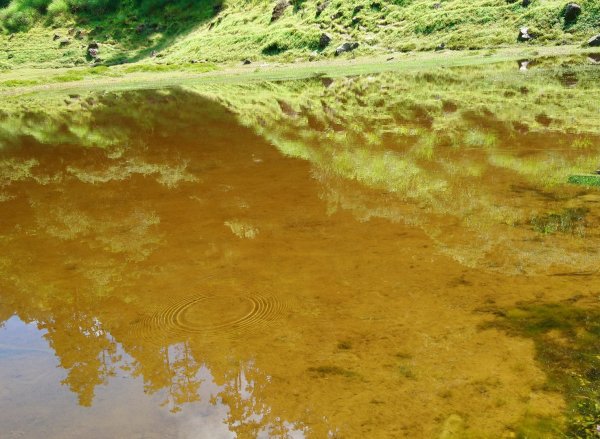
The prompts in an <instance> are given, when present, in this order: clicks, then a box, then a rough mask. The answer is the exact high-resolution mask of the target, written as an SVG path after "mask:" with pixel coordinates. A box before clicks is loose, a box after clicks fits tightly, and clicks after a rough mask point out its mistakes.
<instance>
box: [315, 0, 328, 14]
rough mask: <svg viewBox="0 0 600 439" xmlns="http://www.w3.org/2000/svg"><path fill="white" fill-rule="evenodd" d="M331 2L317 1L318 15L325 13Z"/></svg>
mask: <svg viewBox="0 0 600 439" xmlns="http://www.w3.org/2000/svg"><path fill="white" fill-rule="evenodd" d="M329 3H331V1H330V0H325V1H322V2H320V3H317V17H318V16H319V15H321V14H322V13H323V11H324V10H325V9H326V8H327V6H329Z"/></svg>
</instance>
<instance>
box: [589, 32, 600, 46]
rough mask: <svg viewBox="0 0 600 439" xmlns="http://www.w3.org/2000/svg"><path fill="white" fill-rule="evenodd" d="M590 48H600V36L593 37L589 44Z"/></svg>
mask: <svg viewBox="0 0 600 439" xmlns="http://www.w3.org/2000/svg"><path fill="white" fill-rule="evenodd" d="M587 44H588V46H592V47H598V46H600V34H598V35H595V36H593V37H592V38H590V39H589V40H588V42H587Z"/></svg>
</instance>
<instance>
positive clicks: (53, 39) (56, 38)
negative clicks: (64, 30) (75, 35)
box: [52, 34, 60, 41]
mask: <svg viewBox="0 0 600 439" xmlns="http://www.w3.org/2000/svg"><path fill="white" fill-rule="evenodd" d="M56 40H60V35H59V34H54V36H53V37H52V41H56Z"/></svg>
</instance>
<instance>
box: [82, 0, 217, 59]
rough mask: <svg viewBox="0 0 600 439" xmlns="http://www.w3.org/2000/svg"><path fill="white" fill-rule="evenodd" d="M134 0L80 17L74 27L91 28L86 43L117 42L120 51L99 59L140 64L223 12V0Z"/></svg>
mask: <svg viewBox="0 0 600 439" xmlns="http://www.w3.org/2000/svg"><path fill="white" fill-rule="evenodd" d="M146 3H147V2H143V1H141V0H136V1H134V2H133V4H131V5H129V6H123V7H121V8H117V9H115V10H114V11H112V12H107V13H105V14H102V15H94V14H81V15H79V16H78V19H77V24H78V25H81V26H85V27H87V28H89V29H91V31H90V33H89V35H88V36H89V39H90V41H92V40H93V41H96V42H98V43H100V44H102V43H109V42H111V40H112V41H118V42H119V44H120V46H121V47H122V48H123V49H124V52H121V53H118V54H115V55H113V56H111V57H109V58H106V59H104V60H103V64H106V65H115V64H126V63H133V62H136V61H140V60H142V59H144V58H148V57H151V56H153V55H156V54H158V56H160V52H161V51H162V50H164V49H165V48H167V47H169V46H170V45H171V44H172V43H173V42H174V41H175V40H176V39H177V38H179V37H181V36H184V35H187V34H189V33H190V32H191V31H192V30H193V29H194V28H196V27H197V26H199V25H201V24H203V23H208V22H209V21H210V20H212V19H213V18H214V17H216V16H217V15H218V14H219V13H220V12H221V11H222V10H223V0H200V1H194V0H176V1H172V2H168V1H164V0H162V1H160V2H159V3H158V4H156V2H153V3H154V4H153V5H152V6H148V5H147V4H146Z"/></svg>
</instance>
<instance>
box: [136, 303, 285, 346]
mask: <svg viewBox="0 0 600 439" xmlns="http://www.w3.org/2000/svg"><path fill="white" fill-rule="evenodd" d="M285 309H286V307H285V306H284V304H283V303H282V302H280V301H278V300H276V299H275V298H273V297H269V296H259V295H252V296H240V297H237V296H209V295H196V296H191V297H186V298H185V299H183V300H181V301H177V302H174V303H172V304H171V305H169V306H167V307H166V308H164V309H162V310H160V311H158V312H156V313H155V314H153V315H152V316H150V317H148V318H146V319H142V320H141V321H140V322H138V323H137V324H136V327H137V328H136V329H137V330H138V331H141V332H142V333H143V335H145V336H150V335H152V336H155V335H157V334H160V333H162V334H163V335H166V334H167V333H171V334H173V333H180V334H181V333H184V334H203V335H206V336H215V337H216V336H228V335H240V334H244V333H247V332H251V331H253V330H257V329H259V328H261V327H264V326H267V325H270V324H272V323H273V322H274V321H276V320H278V319H280V318H281V317H282V316H283V314H284V312H285Z"/></svg>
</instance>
